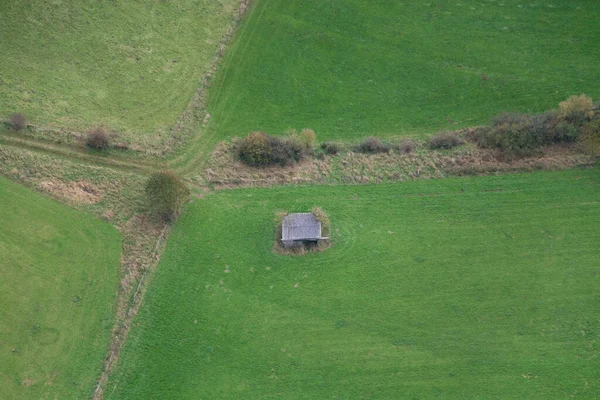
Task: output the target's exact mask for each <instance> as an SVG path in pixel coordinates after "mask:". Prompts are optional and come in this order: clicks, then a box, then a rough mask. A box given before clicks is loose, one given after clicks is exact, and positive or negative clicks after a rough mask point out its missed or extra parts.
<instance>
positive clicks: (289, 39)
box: [209, 0, 600, 139]
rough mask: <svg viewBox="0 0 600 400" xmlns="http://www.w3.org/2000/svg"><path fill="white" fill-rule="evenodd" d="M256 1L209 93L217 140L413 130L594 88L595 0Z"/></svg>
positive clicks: (597, 84) (599, 29) (598, 51)
mask: <svg viewBox="0 0 600 400" xmlns="http://www.w3.org/2000/svg"><path fill="white" fill-rule="evenodd" d="M255 3H256V4H255V6H254V8H253V10H252V13H251V15H250V17H249V18H248V19H247V21H246V23H245V24H244V25H243V26H242V27H241V28H240V30H239V32H240V34H239V37H238V39H237V41H236V42H235V44H234V45H233V47H232V48H231V49H230V51H229V53H228V55H227V56H226V59H225V64H224V65H223V66H222V68H221V70H220V73H219V75H218V79H217V82H216V83H215V85H213V89H212V91H211V100H210V107H209V108H210V112H211V114H212V116H213V120H212V121H213V123H212V125H211V126H212V128H213V129H214V130H216V131H217V134H218V135H219V136H220V137H226V136H231V135H237V136H239V135H244V134H246V133H248V132H249V131H252V130H265V131H269V132H271V133H281V132H283V131H284V130H287V129H290V128H296V129H301V128H305V127H309V128H313V129H314V130H315V131H316V132H317V134H318V135H319V137H320V138H336V139H340V138H349V139H351V138H355V137H362V136H365V135H368V134H376V135H381V136H386V135H397V134H405V135H422V134H423V133H426V132H432V131H437V130H443V129H456V128H458V127H465V126H473V125H477V124H481V123H483V122H486V121H487V120H488V118H490V117H491V116H493V115H495V114H497V113H500V112H503V111H521V112H538V111H542V110H546V109H548V108H551V107H556V105H557V104H558V102H559V101H562V100H563V99H565V98H566V97H568V96H570V95H573V94H579V93H581V92H585V93H587V94H588V95H591V96H594V97H598V96H600V81H598V79H597V77H598V74H597V64H598V60H599V59H600V46H597V45H596V42H597V41H598V38H599V37H600V24H598V23H597V21H598V19H599V18H600V3H599V2H598V1H596V0H576V1H568V2H566V1H563V2H556V1H550V0H541V1H537V2H535V4H533V3H531V4H530V3H524V2H522V1H520V0H505V1H484V2H482V1H475V0H466V1H461V2H456V1H446V0H444V1H436V2H422V1H414V2H412V1H411V2H407V1H405V2H400V1H382V0H378V1H366V0H345V1H335V0H303V1H289V0H257V1H256V2H255ZM482 75H486V76H487V77H488V78H489V80H487V81H483V80H482ZM449 120H452V122H449Z"/></svg>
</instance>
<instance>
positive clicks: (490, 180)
mask: <svg viewBox="0 0 600 400" xmlns="http://www.w3.org/2000/svg"><path fill="white" fill-rule="evenodd" d="M498 189H502V191H498ZM599 198H600V174H599V171H598V170H597V169H596V170H589V171H568V172H556V173H554V172H553V173H535V174H529V175H509V176H502V177H486V178H474V179H448V180H441V181H429V182H424V181H422V182H410V183H402V184H394V185H379V186H363V187H342V186H338V187H304V188H289V187H288V188H277V189H261V190H235V191H227V192H220V193H216V194H213V195H211V196H209V197H208V198H206V199H204V200H197V201H196V203H195V204H193V205H191V206H189V207H188V209H187V210H186V212H185V213H184V215H183V216H182V218H181V220H180V222H179V223H178V225H177V226H176V227H175V231H174V234H173V236H172V238H171V240H170V242H169V246H168V249H167V251H166V253H165V255H164V258H163V260H162V262H161V265H160V267H159V269H158V271H157V273H156V275H155V277H154V281H153V282H152V283H151V288H150V290H149V291H148V294H147V300H146V304H145V306H144V309H143V311H142V313H141V314H140V316H139V318H138V321H137V325H138V326H137V327H136V328H134V330H133V331H132V334H131V335H130V336H129V340H130V342H129V343H128V345H127V347H126V350H125V353H124V355H123V357H122V359H121V361H122V363H121V365H120V369H119V372H118V374H117V375H116V376H115V379H113V381H112V382H111V384H109V387H108V388H107V392H108V398H110V399H146V398H161V399H168V398H172V399H198V398H205V399H267V398H277V399H279V398H290V399H326V398H344V399H350V398H352V399H358V398H377V399H390V398H431V397H435V396H441V397H442V398H466V397H468V398H503V399H509V398H514V399H523V398H528V399H535V398H537V399H549V398H566V397H568V396H569V395H571V394H574V395H576V397H581V398H593V397H594V396H595V395H597V394H598V392H599V391H600V386H598V385H599V381H600V370H599V369H598V368H597V367H598V364H597V360H598V356H599V355H600V347H599V345H598V343H600V341H599V339H600V330H599V326H598V321H599V319H600V298H599V297H598V291H599V290H600V274H599V269H598V259H600V250H599V248H598V241H599V240H600V230H599V226H600V203H598V199H599ZM315 204H317V205H320V206H322V207H324V208H325V209H326V211H328V212H329V214H330V216H331V219H332V222H333V228H334V231H335V232H336V233H335V244H334V247H333V248H331V249H329V250H328V251H326V252H324V253H319V254H311V255H308V256H304V257H286V256H279V255H276V254H274V253H272V251H271V246H272V238H273V229H274V226H273V219H274V214H275V212H276V211H277V210H289V211H305V210H308V209H310V207H311V206H313V205H315ZM227 270H228V271H229V272H226V271H227ZM296 283H298V287H297V288H296V287H295V284H296Z"/></svg>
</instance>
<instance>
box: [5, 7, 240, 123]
mask: <svg viewBox="0 0 600 400" xmlns="http://www.w3.org/2000/svg"><path fill="white" fill-rule="evenodd" d="M235 3H236V1H235V0H222V1H213V0H200V1H195V0H176V1H169V2H165V1H158V0H154V1H140V0H132V1H121V0H119V1H92V2H90V1H81V0H67V1H62V2H57V1H50V0H42V1H32V0H27V1H20V0H19V1H16V0H9V1H3V2H2V12H1V13H0V37H1V38H2V40H1V41H0V52H1V53H2V57H1V58H0V116H8V115H9V114H10V113H12V112H23V113H25V114H26V115H27V116H29V117H30V119H31V120H32V121H33V122H34V123H39V124H54V125H58V126H67V127H69V128H73V129H75V128H81V127H86V126H89V125H93V124H105V125H109V126H111V127H113V128H115V129H119V130H126V131H137V132H143V133H145V134H152V133H153V132H156V131H160V130H163V129H164V128H166V127H168V126H170V125H172V124H174V122H175V120H176V119H177V117H178V116H179V114H180V113H181V112H182V111H183V110H184V108H185V107H186V105H187V104H188V102H189V101H190V99H191V97H192V94H193V93H194V90H195V89H196V88H198V86H199V85H200V82H201V80H202V77H203V76H204V74H205V73H206V72H207V71H208V69H209V66H210V64H211V62H212V60H213V58H214V56H215V53H216V49H217V44H218V41H219V40H220V39H221V37H222V35H223V34H224V32H225V31H226V29H227V28H228V27H229V26H230V24H231V15H232V11H233V5H234V4H235Z"/></svg>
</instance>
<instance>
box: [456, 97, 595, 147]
mask: <svg viewBox="0 0 600 400" xmlns="http://www.w3.org/2000/svg"><path fill="white" fill-rule="evenodd" d="M599 106H600V104H596V105H594V104H593V103H592V99H591V98H589V97H587V96H585V95H580V96H572V97H570V98H569V99H567V100H565V101H563V102H561V103H560V104H559V109H558V110H551V111H548V112H545V113H542V114H536V115H527V114H511V113H504V114H501V115H499V116H497V117H495V118H494V119H493V120H492V121H491V124H490V125H489V126H486V127H481V128H478V129H476V130H474V131H472V132H471V133H469V135H468V136H467V139H468V140H470V141H472V142H474V143H476V144H477V145H478V146H479V147H481V148H490V149H497V150H500V151H501V152H502V153H504V154H505V155H507V156H509V157H523V156H530V155H534V154H536V153H537V152H539V151H540V150H541V148H542V147H543V146H547V145H551V144H563V143H575V142H578V141H581V140H582V139H585V140H587V139H588V137H589V138H591V139H592V140H593V139H594V137H595V136H597V135H598V134H599V133H598V132H600V129H599V126H600V122H599V120H600V112H599V111H598V109H599V108H600V107H599ZM582 135H583V137H582Z"/></svg>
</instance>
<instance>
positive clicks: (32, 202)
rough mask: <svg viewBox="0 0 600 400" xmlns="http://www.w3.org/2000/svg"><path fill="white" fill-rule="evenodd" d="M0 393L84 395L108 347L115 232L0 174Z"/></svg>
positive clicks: (113, 296)
mask: <svg viewBox="0 0 600 400" xmlns="http://www.w3.org/2000/svg"><path fill="white" fill-rule="evenodd" d="M0 226H1V228H0V388H1V389H0V398H3V399H50V398H52V399H54V398H61V399H76V398H89V397H90V396H91V394H92V392H93V390H94V385H95V383H96V380H97V378H98V376H99V374H100V371H101V369H102V362H103V359H104V357H105V356H106V354H107V351H108V345H109V341H110V331H111V329H112V325H113V322H114V317H115V302H116V297H117V288H118V282H119V261H120V252H121V243H120V240H121V235H120V234H119V232H118V231H117V230H116V229H115V228H114V227H112V226H110V225H108V224H107V223H105V222H102V221H100V220H96V219H94V218H92V217H91V216H89V215H86V214H84V213H82V212H80V211H76V210H73V209H71V208H69V207H67V206H65V205H62V204H59V203H57V202H56V201H54V200H52V199H49V198H46V197H42V196H40V195H39V194H37V193H35V192H33V191H31V190H29V189H26V188H24V187H22V186H19V185H17V184H15V183H12V182H10V181H8V180H6V179H4V178H0Z"/></svg>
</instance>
